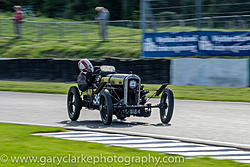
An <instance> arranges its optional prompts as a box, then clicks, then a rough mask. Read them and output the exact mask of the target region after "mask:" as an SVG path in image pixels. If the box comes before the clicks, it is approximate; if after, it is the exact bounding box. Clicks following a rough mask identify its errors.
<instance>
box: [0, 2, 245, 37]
mask: <svg viewBox="0 0 250 167" xmlns="http://www.w3.org/2000/svg"><path fill="white" fill-rule="evenodd" d="M14 5H21V6H22V11H23V12H24V20H25V22H24V24H22V36H23V37H25V38H33V39H49V40H98V39H99V36H98V30H99V29H98V27H97V26H96V24H97V22H96V21H95V17H96V15H97V13H96V11H95V7H96V6H103V7H105V8H107V9H108V10H109V12H110V21H109V24H108V38H109V39H110V40H113V39H115V40H131V41H134V42H136V41H138V42H139V41H140V40H141V37H140V34H141V31H140V28H141V29H144V30H146V31H158V32H173V31H174V32H175V31H192V30H196V29H202V30H229V31H232V30H247V29H249V27H250V10H249V9H250V2H249V1H247V0H229V1H226V0H220V1H218V0H180V1H176V0H167V1H166V0H140V1H139V0H133V1H131V0H119V1H114V0H61V1H56V0H11V1H9V0H1V1H0V18H1V19H0V25H1V27H0V35H1V36H14V35H15V34H13V29H12V28H10V27H11V26H12V22H10V21H9V20H8V18H9V17H11V16H12V15H13V11H14V10H13V6H14ZM142 23H143V24H142Z"/></svg>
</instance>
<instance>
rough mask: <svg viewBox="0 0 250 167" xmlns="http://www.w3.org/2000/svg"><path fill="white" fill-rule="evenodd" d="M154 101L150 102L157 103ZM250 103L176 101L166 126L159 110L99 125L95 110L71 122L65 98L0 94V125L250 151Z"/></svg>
mask: <svg viewBox="0 0 250 167" xmlns="http://www.w3.org/2000/svg"><path fill="white" fill-rule="evenodd" d="M158 101H159V99H153V100H152V101H151V102H152V103H158ZM249 120H250V103H243V102H214V101H194V100H175V111H174V115H173V118H172V121H171V122H170V124H169V125H163V124H161V122H160V118H159V111H158V110H154V111H153V112H152V115H151V117H149V118H139V117H131V118H127V120H126V121H119V120H114V121H113V123H112V125H111V126H105V125H103V124H102V122H101V119H100V115H99V112H98V111H96V110H95V111H90V110H85V109H83V110H82V113H81V116H80V118H79V120H78V121H77V122H71V121H70V120H69V118H68V115H67V110H66V95H53V94H39V93H17V92H1V91H0V122H21V123H32V124H43V125H54V126H60V127H66V128H77V129H91V130H111V131H120V132H134V133H138V134H139V133H141V134H148V135H153V136H154V135H155V136H157V135H161V136H174V137H177V138H178V137H180V138H187V139H197V140H204V141H215V142H221V143H232V144H238V145H242V146H246V148H250V121H249Z"/></svg>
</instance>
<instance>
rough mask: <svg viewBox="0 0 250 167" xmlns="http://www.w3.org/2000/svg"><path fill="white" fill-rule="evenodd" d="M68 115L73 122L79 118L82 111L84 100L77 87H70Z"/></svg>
mask: <svg viewBox="0 0 250 167" xmlns="http://www.w3.org/2000/svg"><path fill="white" fill-rule="evenodd" d="M67 108H68V115H69V118H70V119H71V120H72V121H76V120H77V119H78V118H79V115H80V111H81V109H82V99H81V96H80V94H79V90H78V88H77V87H76V86H72V87H70V89H69V91H68V98H67Z"/></svg>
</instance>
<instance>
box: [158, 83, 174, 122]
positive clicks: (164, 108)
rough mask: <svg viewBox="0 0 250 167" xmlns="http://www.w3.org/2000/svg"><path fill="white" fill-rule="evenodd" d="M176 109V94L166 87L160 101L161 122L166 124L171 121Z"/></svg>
mask: <svg viewBox="0 0 250 167" xmlns="http://www.w3.org/2000/svg"><path fill="white" fill-rule="evenodd" d="M173 111H174V95H173V91H172V90H171V89H169V88H166V89H165V90H164V91H163V93H162V95H161V101H160V118H161V122H162V123H164V124H167V123H169V121H170V120H171V118H172V115H173Z"/></svg>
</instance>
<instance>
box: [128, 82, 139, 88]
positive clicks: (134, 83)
mask: <svg viewBox="0 0 250 167" xmlns="http://www.w3.org/2000/svg"><path fill="white" fill-rule="evenodd" d="M136 86H137V83H136V81H135V80H132V81H130V82H129V88H130V89H134V88H136Z"/></svg>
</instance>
